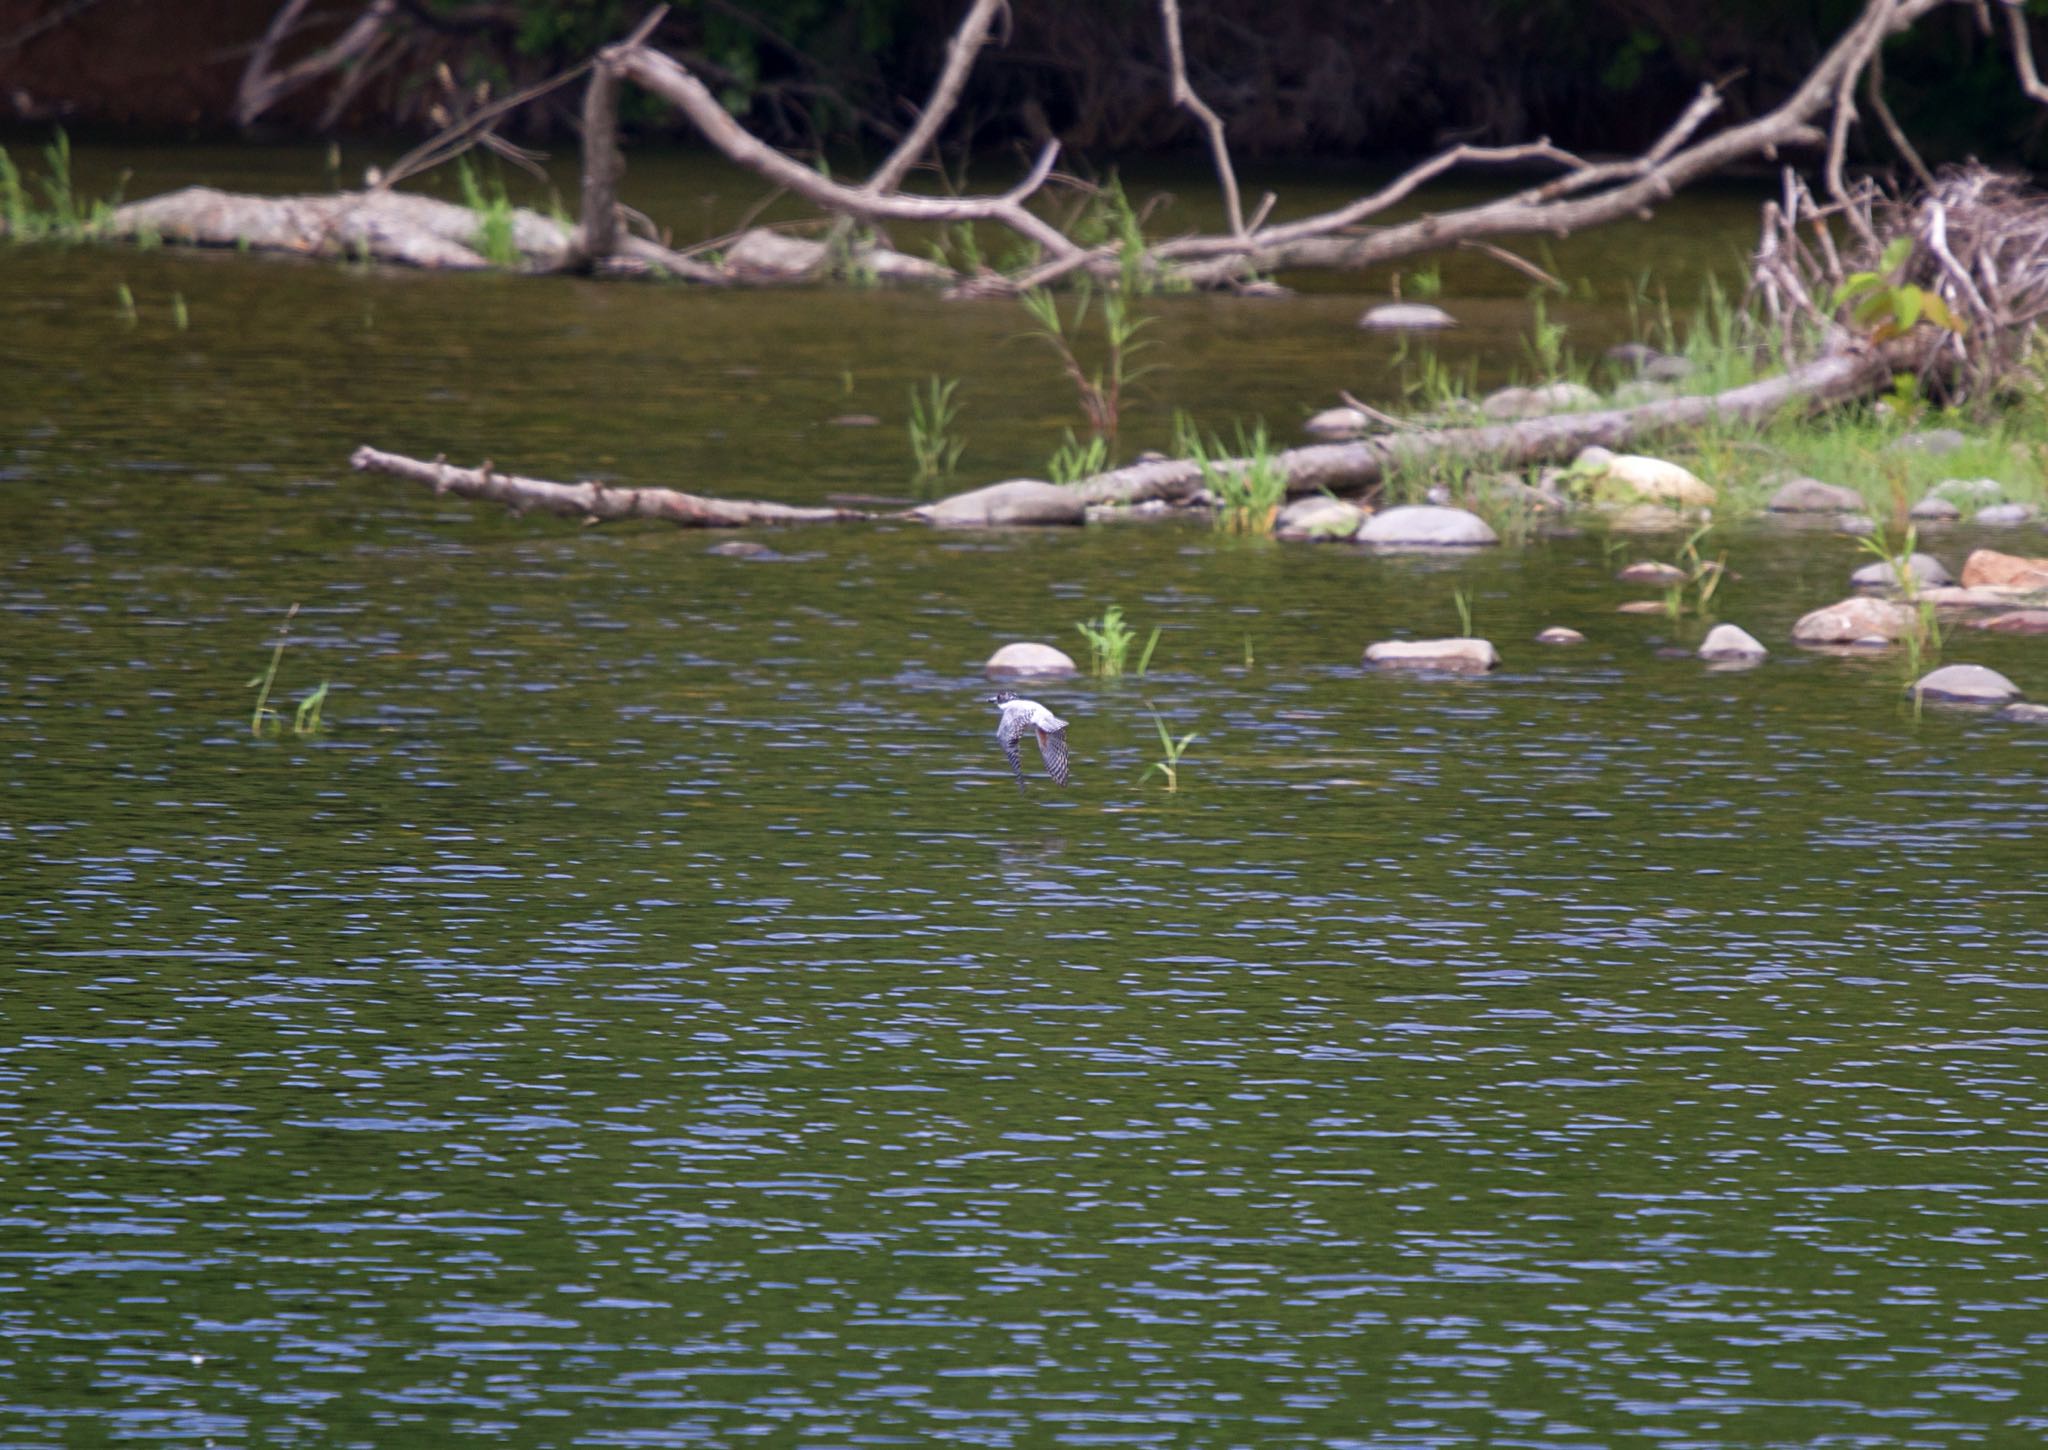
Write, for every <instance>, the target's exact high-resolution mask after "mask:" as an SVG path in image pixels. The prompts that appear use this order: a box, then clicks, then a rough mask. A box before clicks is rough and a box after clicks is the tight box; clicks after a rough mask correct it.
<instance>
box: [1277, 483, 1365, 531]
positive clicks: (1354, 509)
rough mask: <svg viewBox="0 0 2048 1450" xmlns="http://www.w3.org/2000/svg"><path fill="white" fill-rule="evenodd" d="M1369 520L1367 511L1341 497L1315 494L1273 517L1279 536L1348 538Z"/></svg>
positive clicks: (1288, 506)
mask: <svg viewBox="0 0 2048 1450" xmlns="http://www.w3.org/2000/svg"><path fill="white" fill-rule="evenodd" d="M1365 520H1366V513H1365V510H1364V509H1362V508H1360V507H1359V506H1358V505H1357V504H1355V503H1349V502H1346V501H1345V500H1344V499H1341V498H1325V497H1323V496H1322V495H1320V494H1313V495H1311V496H1309V497H1308V498H1298V499H1296V500H1295V501H1294V502H1293V503H1290V504H1288V505H1287V506H1286V507H1285V508H1283V509H1281V510H1280V512H1279V514H1278V515H1277V516H1275V518H1274V520H1273V536H1274V537H1275V538H1278V539H1317V540H1337V539H1348V538H1350V537H1351V536H1352V535H1354V534H1356V533H1357V532H1358V528H1359V525H1361V524H1363V523H1364V522H1365Z"/></svg>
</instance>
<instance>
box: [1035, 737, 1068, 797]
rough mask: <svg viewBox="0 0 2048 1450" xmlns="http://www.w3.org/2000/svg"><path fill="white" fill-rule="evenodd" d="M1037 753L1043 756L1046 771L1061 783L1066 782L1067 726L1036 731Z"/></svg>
mask: <svg viewBox="0 0 2048 1450" xmlns="http://www.w3.org/2000/svg"><path fill="white" fill-rule="evenodd" d="M1038 753H1039V754H1040V755H1043V756H1044V757H1045V769H1046V773H1047V774H1048V775H1050V776H1051V777H1052V778H1053V779H1054V780H1056V781H1058V782H1059V783H1060V784H1061V785H1065V784H1066V783H1067V728H1066V726H1064V725H1062V726H1061V727H1060V728H1059V729H1057V730H1040V731H1039V732H1038Z"/></svg>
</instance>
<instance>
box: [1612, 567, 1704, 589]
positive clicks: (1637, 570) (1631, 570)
mask: <svg viewBox="0 0 2048 1450" xmlns="http://www.w3.org/2000/svg"><path fill="white" fill-rule="evenodd" d="M1614 577H1615V578H1616V579H1619V580H1620V581H1621V582H1622V583H1624V584H1648V585H1650V586H1651V587H1652V588H1656V589H1669V588H1671V587H1673V586H1674V585H1678V584H1684V583H1686V582H1687V581H1689V580H1690V579H1691V578H1692V575H1690V574H1688V573H1686V572H1685V570H1683V569H1681V568H1679V567H1678V566H1677V565H1676V564H1659V563H1656V562H1654V561H1651V560H1645V561H1643V562H1641V563H1636V564H1631V565H1629V566H1628V567H1627V568H1626V569H1623V570H1622V571H1621V572H1620V573H1619V574H1616V575H1615V576H1614Z"/></svg>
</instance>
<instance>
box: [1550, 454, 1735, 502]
mask: <svg viewBox="0 0 2048 1450" xmlns="http://www.w3.org/2000/svg"><path fill="white" fill-rule="evenodd" d="M1572 467H1573V469H1574V470H1575V471H1577V472H1579V473H1580V474H1581V475H1583V476H1590V477H1594V478H1597V479H1600V480H1601V481H1603V482H1606V483H1609V484H1613V485H1618V486H1619V488H1620V489H1622V490H1624V491H1626V492H1627V493H1630V494H1633V495H1634V496H1635V497H1636V498H1639V499H1645V500H1648V501H1649V502H1652V503H1661V504H1671V505H1675V506H1676V507H1678V508H1688V509H1691V508H1711V507H1713V505H1714V501H1715V498H1716V497H1717V495H1716V494H1715V492H1714V490H1713V488H1712V486H1711V485H1709V484H1707V483H1705V482H1703V481H1702V480H1701V479H1700V477H1699V476H1698V475H1697V474H1695V473H1694V472H1693V471H1692V470H1691V469H1689V468H1685V467H1682V466H1681V465H1679V464H1676V463H1672V462H1669V461H1668V460H1666V459H1662V458H1651V457H1649V456H1648V455H1646V454H1642V453H1610V452H1609V451H1608V450H1607V449H1605V448H1599V447H1594V448H1586V449H1582V450H1581V451H1580V453H1579V456H1578V457H1577V458H1576V459H1575V460H1573V463H1572Z"/></svg>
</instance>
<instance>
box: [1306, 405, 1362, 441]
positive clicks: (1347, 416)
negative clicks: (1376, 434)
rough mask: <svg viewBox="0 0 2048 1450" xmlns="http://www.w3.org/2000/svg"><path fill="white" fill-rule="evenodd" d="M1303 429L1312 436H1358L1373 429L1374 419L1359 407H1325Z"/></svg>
mask: <svg viewBox="0 0 2048 1450" xmlns="http://www.w3.org/2000/svg"><path fill="white" fill-rule="evenodd" d="M1301 430H1302V432H1304V433H1307V434H1308V435H1309V436H1310V437H1312V438H1357V437H1359V436H1361V435H1363V434H1366V433H1370V432H1371V431H1372V419H1370V418H1368V417H1367V416H1366V415H1365V413H1364V411H1363V410H1362V409H1359V408H1325V409H1323V411H1322V412H1320V413H1317V414H1315V415H1314V416H1313V417H1311V418H1310V419H1309V420H1308V421H1307V422H1306V423H1304V424H1302V425H1301Z"/></svg>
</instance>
